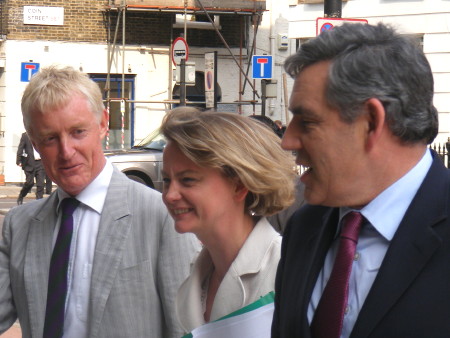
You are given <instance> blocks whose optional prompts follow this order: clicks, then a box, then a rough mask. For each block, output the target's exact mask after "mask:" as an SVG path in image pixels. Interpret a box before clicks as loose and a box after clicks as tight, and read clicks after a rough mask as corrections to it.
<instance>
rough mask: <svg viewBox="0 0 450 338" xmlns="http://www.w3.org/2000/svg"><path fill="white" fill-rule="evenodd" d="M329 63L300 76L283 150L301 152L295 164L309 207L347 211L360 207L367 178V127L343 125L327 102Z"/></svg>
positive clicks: (308, 68)
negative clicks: (300, 171)
mask: <svg viewBox="0 0 450 338" xmlns="http://www.w3.org/2000/svg"><path fill="white" fill-rule="evenodd" d="M329 65H330V63H329V62H327V61H322V62H319V63H316V64H313V65H310V66H308V67H306V68H305V69H304V70H302V72H301V73H300V74H299V75H298V76H297V77H296V79H295V83H294V87H293V90H292V94H291V99H290V110H291V111H292V113H293V119H292V120H291V122H290V124H289V126H288V128H287V130H286V132H285V134H284V136H283V140H282V147H283V148H284V149H286V150H295V151H296V152H297V159H296V162H297V164H299V165H303V166H306V167H308V168H309V169H308V170H307V171H306V173H305V174H303V175H302V177H301V181H302V182H303V183H304V184H305V198H306V200H307V201H308V202H309V203H310V204H320V205H326V206H345V205H350V204H349V203H355V202H356V203H358V190H357V186H358V182H361V179H362V178H363V176H362V175H363V174H364V164H365V162H364V161H365V158H364V156H363V155H364V124H363V123H362V122H361V121H360V119H359V118H358V119H357V120H356V121H355V122H353V123H346V122H343V121H342V120H341V119H340V117H339V112H338V110H337V109H335V108H332V107H330V106H329V105H328V104H327V101H326V98H325V92H326V83H327V79H328V69H329Z"/></svg>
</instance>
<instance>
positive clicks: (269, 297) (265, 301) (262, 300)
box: [182, 291, 275, 338]
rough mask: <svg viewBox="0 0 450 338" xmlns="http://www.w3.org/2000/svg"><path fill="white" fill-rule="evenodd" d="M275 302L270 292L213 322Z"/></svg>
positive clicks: (189, 334) (272, 292) (273, 293)
mask: <svg viewBox="0 0 450 338" xmlns="http://www.w3.org/2000/svg"><path fill="white" fill-rule="evenodd" d="M274 300H275V292H274V291H270V292H269V293H268V294H267V295H265V296H263V297H261V298H260V299H258V300H257V301H255V302H253V303H251V304H248V305H246V306H244V307H243V308H240V309H239V310H236V311H234V312H232V313H230V314H228V315H226V316H223V317H222V318H219V319H217V320H215V321H214V322H218V321H219V320H223V319H226V318H230V317H234V316H238V315H242V314H244V313H247V312H250V311H253V310H256V309H258V308H260V307H262V306H264V305H267V304H270V303H273V302H274ZM193 337H194V336H193V335H192V333H188V334H187V335H185V336H183V337H182V338H193Z"/></svg>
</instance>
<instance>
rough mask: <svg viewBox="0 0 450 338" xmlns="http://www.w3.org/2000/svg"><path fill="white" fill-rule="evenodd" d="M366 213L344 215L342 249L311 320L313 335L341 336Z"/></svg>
mask: <svg viewBox="0 0 450 338" xmlns="http://www.w3.org/2000/svg"><path fill="white" fill-rule="evenodd" d="M362 221H363V216H362V215H361V214H360V213H359V212H350V213H348V214H347V215H345V217H344V223H343V226H342V230H341V235H340V236H339V237H340V243H339V250H338V253H337V256H336V260H335V262H334V266H333V270H332V271H331V275H330V279H329V280H328V283H327V285H326V287H325V289H324V291H323V294H322V297H321V298H320V301H319V305H318V306H317V309H316V312H315V314H314V318H313V321H312V323H311V331H312V334H313V337H314V338H339V337H340V336H341V331H342V324H343V320H344V313H345V308H346V306H347V300H348V281H349V279H350V273H351V271H352V264H353V261H354V258H355V251H356V244H357V243H358V235H359V231H360V229H361V224H362Z"/></svg>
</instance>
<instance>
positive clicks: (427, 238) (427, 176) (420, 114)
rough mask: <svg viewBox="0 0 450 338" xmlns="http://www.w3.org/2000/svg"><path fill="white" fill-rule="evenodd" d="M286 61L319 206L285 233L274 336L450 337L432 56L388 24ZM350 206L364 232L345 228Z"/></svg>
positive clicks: (347, 27)
mask: <svg viewBox="0 0 450 338" xmlns="http://www.w3.org/2000/svg"><path fill="white" fill-rule="evenodd" d="M285 69H286V71H287V72H288V73H289V74H290V75H291V76H292V77H293V78H294V80H295V82H294V87H293V90H292V94H291V98H290V110H291V111H292V113H293V119H292V121H291V123H290V124H289V126H288V128H287V130H286V133H285V134H284V138H283V141H282V147H283V148H284V149H287V150H293V151H296V153H297V159H296V162H297V163H298V164H299V165H303V166H306V167H308V168H309V169H308V170H307V171H306V173H305V174H304V175H302V177H301V181H302V182H303V183H304V184H305V198H306V200H307V202H308V204H307V205H305V206H304V207H302V208H301V209H299V210H298V211H297V212H296V213H295V214H294V215H293V217H292V218H291V220H290V222H289V224H288V226H287V229H286V232H285V234H284V237H283V244H282V256H281V260H280V264H279V267H278V272H277V277H276V287H275V288H276V291H275V313H274V320H273V325H272V337H274V338H276V337H289V338H293V337H302V338H308V337H314V338H319V337H327V338H331V337H352V338H363V337H370V338H389V337H392V338H393V337H402V338H403V337H408V338H415V337H420V338H425V337H433V338H437V337H438V338H439V337H450V321H449V318H450V291H449V290H450V269H449V267H450V217H449V211H450V210H449V209H450V203H449V200H450V175H449V171H448V170H447V169H446V168H445V167H444V165H443V163H442V162H441V159H440V158H439V157H438V156H437V155H436V154H435V153H434V152H432V151H430V150H429V149H428V148H427V144H430V143H431V142H432V141H433V139H434V138H435V137H436V135H437V133H438V113H437V111H436V109H435V107H434V106H433V93H434V88H433V76H432V72H431V68H430V65H429V63H428V61H427V59H426V57H425V55H424V54H423V52H422V51H421V50H420V49H419V48H418V46H417V43H415V42H413V41H412V40H409V39H408V38H407V37H405V36H401V35H400V34H398V33H397V32H396V31H395V30H394V29H392V28H391V27H389V26H387V25H383V24H379V25H376V26H372V25H365V24H344V25H343V26H339V27H335V28H334V29H332V30H330V31H326V32H323V33H321V34H320V35H319V36H318V37H316V38H315V39H312V40H310V41H309V42H307V43H305V44H303V45H302V46H301V47H300V48H299V50H298V51H297V53H296V54H295V55H293V56H291V57H290V58H289V59H288V60H287V61H286V63H285ZM349 212H350V214H351V215H357V218H358V219H360V220H362V223H360V222H355V223H354V224H358V226H355V228H359V229H360V230H359V235H356V237H353V235H354V234H353V232H352V235H351V236H350V235H345V236H344V234H342V232H345V233H346V234H347V230H348V224H347V222H341V220H342V219H343V218H345V219H347V218H348V217H347V216H346V215H347V214H348V213H349ZM344 237H347V238H344ZM349 237H351V239H349ZM350 242H351V243H352V245H351V246H349V245H348V244H344V243H350ZM355 243H356V244H355ZM344 247H345V248H347V249H348V251H347V253H349V258H350V259H349V261H346V262H347V263H349V264H347V265H345V267H346V268H345V269H344V268H342V267H343V266H344V263H343V261H344V260H342V259H341V258H342V257H343V255H342V253H343V250H342V249H343V248H344ZM350 247H351V248H352V249H351V250H350ZM348 267H349V269H348ZM344 270H348V271H349V274H348V275H346V276H345V278H344V277H342V276H343V275H344V274H343V272H344ZM338 275H339V276H338ZM336 276H338V277H341V279H340V280H339V278H336ZM328 281H330V282H328ZM342 281H343V282H342ZM338 286H339V288H338ZM333 287H334V288H335V289H334V290H332V291H331V292H330V291H329V290H331V288H333ZM338 296H339V300H338V299H337V298H338ZM332 299H334V300H333V301H332ZM337 303H339V311H336V310H334V311H329V309H333V308H334V307H335V306H336V304H337ZM332 322H333V323H336V325H334V324H332ZM332 330H333V332H331V331H332Z"/></svg>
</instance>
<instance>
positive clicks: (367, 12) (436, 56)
mask: <svg viewBox="0 0 450 338" xmlns="http://www.w3.org/2000/svg"><path fill="white" fill-rule="evenodd" d="M286 1H287V0H286ZM286 13H287V14H286V15H287V18H288V20H289V37H290V38H292V39H296V38H312V37H314V36H315V35H316V19H317V18H318V17H323V16H324V13H323V3H322V4H301V5H296V6H291V7H289V10H288V11H287V12H286ZM342 18H353V19H367V20H368V22H369V23H370V24H376V23H378V22H380V21H381V22H385V23H390V24H392V25H394V26H395V27H397V29H398V30H399V31H400V32H402V33H405V34H421V35H423V49H424V52H425V55H426V56H427V58H428V60H429V62H430V65H431V68H432V71H433V75H434V80H435V96H434V104H435V106H436V108H437V109H438V111H439V135H438V137H437V138H436V140H435V142H436V143H444V142H446V141H447V138H448V137H449V136H450V2H448V1H446V0H422V1H401V2H394V1H384V0H350V1H348V2H344V3H343V4H342ZM290 88H291V87H290Z"/></svg>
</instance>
